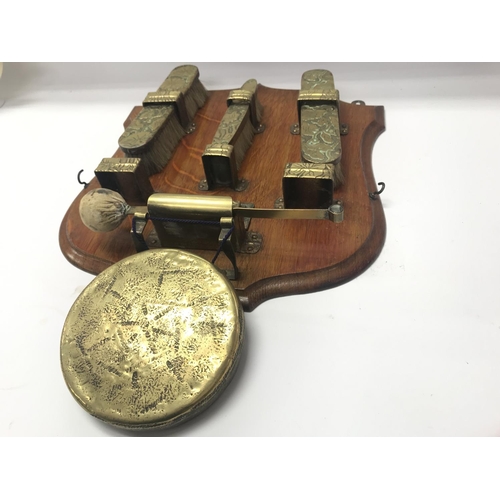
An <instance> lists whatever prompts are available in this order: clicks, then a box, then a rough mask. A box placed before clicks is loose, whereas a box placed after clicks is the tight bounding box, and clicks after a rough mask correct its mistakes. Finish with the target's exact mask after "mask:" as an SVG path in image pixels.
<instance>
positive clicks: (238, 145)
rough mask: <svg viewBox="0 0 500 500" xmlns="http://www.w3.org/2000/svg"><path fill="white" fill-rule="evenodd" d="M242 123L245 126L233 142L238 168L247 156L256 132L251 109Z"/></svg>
mask: <svg viewBox="0 0 500 500" xmlns="http://www.w3.org/2000/svg"><path fill="white" fill-rule="evenodd" d="M242 125H243V128H242V129H241V132H240V135H239V137H238V140H237V141H236V142H235V143H234V144H233V148H234V150H233V151H234V159H235V162H236V167H237V168H238V170H239V168H240V166H241V164H242V162H243V160H244V158H245V154H246V152H247V151H248V148H249V147H250V146H251V144H252V140H253V136H254V134H255V131H254V128H253V126H252V121H251V120H250V111H249V112H248V113H247V114H246V115H245V118H244V119H243V124H242Z"/></svg>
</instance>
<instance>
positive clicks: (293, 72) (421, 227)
mask: <svg viewBox="0 0 500 500" xmlns="http://www.w3.org/2000/svg"><path fill="white" fill-rule="evenodd" d="M178 64H179V63H176V64H169V63H164V64H159V63H149V64H146V63H135V64H104V63H103V64H83V63H82V64H63V63H53V64H44V63H34V64H27V63H19V64H15V63H6V64H5V65H4V74H3V76H2V78H1V79H0V102H1V101H2V100H5V104H4V105H3V107H2V108H0V141H1V145H2V154H1V164H2V175H1V182H2V184H1V186H2V206H3V221H4V233H3V237H2V250H1V252H2V258H1V259H0V266H1V267H0V273H1V274H0V276H1V277H2V283H3V293H2V296H1V299H0V300H1V304H2V306H1V309H2V313H3V319H2V325H3V326H1V327H0V335H1V350H0V435H2V436H113V435H124V434H127V433H125V432H124V431H121V430H118V429H115V428H112V427H109V426H108V425H106V424H103V423H101V422H99V421H97V420H96V419H94V418H92V417H91V416H89V415H87V414H86V413H85V412H84V411H83V410H82V409H81V408H80V407H79V406H78V404H77V403H76V402H75V401H74V400H73V398H72V396H71V395H70V393H69V391H68V390H67V388H66V386H65V383H64V380H63V377H62V374H61V370H60V365H59V341H60V334H61V329H62V326H63V323H64V320H65V318H66V314H67V313H68V311H69V309H70V307H71V305H72V304H73V302H74V300H75V299H76V297H77V296H78V294H79V293H80V292H81V291H82V290H83V288H84V287H85V286H86V285H87V284H88V283H89V282H90V281H91V279H92V276H91V275H90V274H87V273H84V272H82V271H79V270H78V269H76V268H74V267H73V266H71V265H70V264H69V263H68V262H67V261H66V260H65V258H64V257H63V255H62V253H61V251H60V250H59V245H58V231H59V225H60V222H61V220H62V218H63V216H64V214H65V212H66V210H67V208H68V207H69V205H70V203H71V202H72V201H73V199H74V198H75V196H76V195H77V194H78V192H79V191H80V189H81V186H79V185H78V184H77V182H76V174H77V172H78V171H79V170H80V169H84V170H85V172H84V174H83V178H84V179H89V178H90V177H91V176H92V175H93V170H94V168H96V166H97V165H98V163H99V161H100V160H101V159H102V158H103V157H108V156H111V155H112V154H113V153H114V151H115V150H116V147H117V139H118V137H119V136H120V134H121V131H122V123H123V121H124V119H125V118H126V116H127V115H128V113H129V111H130V110H131V108H132V107H133V106H134V105H138V104H140V103H141V101H142V99H143V98H144V96H145V95H146V93H147V92H149V91H151V90H154V89H156V88H157V87H158V85H159V84H160V83H161V82H162V81H163V79H164V78H165V77H166V76H167V75H168V73H169V72H170V70H171V69H172V68H173V67H175V66H176V65H178ZM194 64H196V65H197V66H198V67H199V69H200V74H201V80H202V81H203V83H204V84H205V85H206V87H207V88H208V89H209V90H210V89H221V88H235V87H239V86H240V85H241V84H242V83H243V82H244V81H245V80H247V79H248V78H256V79H257V80H258V81H259V83H262V84H264V85H266V86H269V87H274V88H299V85H300V77H301V74H302V73H303V72H304V71H306V70H308V69H314V68H325V69H329V70H331V71H332V72H333V74H334V76H335V82H336V86H337V88H338V89H339V90H340V95H341V98H342V100H344V101H348V102H350V101H352V100H355V99H362V100H364V101H365V102H366V103H367V104H369V105H383V106H384V107H385V113H386V127H387V130H386V132H385V133H384V134H383V135H382V136H381V137H380V138H379V139H378V141H377V143H376V145H375V148H374V152H373V169H374V173H375V179H376V181H377V182H380V181H384V182H385V183H386V190H385V192H384V193H383V195H382V200H383V204H384V209H385V214H386V219H387V239H386V243H385V246H384V249H383V251H382V254H381V255H380V257H379V259H378V260H377V261H376V263H375V264H374V265H373V266H372V267H371V268H370V269H369V270H368V271H366V272H365V273H364V274H363V275H362V276H360V277H359V278H357V279H355V280H354V281H352V282H350V283H348V284H346V285H344V286H342V287H339V288H336V289H332V290H329V291H325V292H321V293H315V294H311V295H303V296H295V297H288V298H282V299H273V300H271V301H268V302H266V303H264V304H262V305H260V306H259V307H258V308H257V309H256V310H255V311H253V312H252V313H249V314H246V333H247V343H246V346H245V349H244V353H243V357H242V360H241V364H240V367H239V369H238V373H237V374H236V376H235V379H234V380H233V382H232V383H231V385H230V387H229V388H228V389H227V390H226V392H225V393H224V394H223V395H222V396H221V398H220V399H219V400H218V401H217V402H216V403H215V404H214V405H213V406H212V407H211V408H210V409H209V410H207V411H206V412H205V413H203V414H202V415H200V416H199V417H197V418H196V419H194V420H192V421H191V422H189V423H187V424H185V425H183V426H182V427H179V428H176V429H173V430H171V431H165V432H163V433H161V432H157V434H161V435H177V436H496V435H499V434H500V310H499V292H498V289H499V281H500V266H499V264H498V260H497V259H498V255H499V251H498V250H499V244H500V236H499V223H498V214H499V211H500V210H499V209H500V201H499V186H500V182H499V181H500V165H499V160H498V158H499V152H500V151H499V150H500V147H499V138H498V131H499V130H500V113H499V111H500V109H499V108H500V65H499V64H487V63H476V64H463V63H450V64H438V63H429V64H419V63H414V64H410V63H408V64H399V63H398V64H396V63H394V64H393V63H385V64H375V63H370V64H361V63H353V64H348V63H339V64H333V63H300V64H299V63H273V64H267V63H238V64H230V63H214V64H210V63H196V62H195V63H194Z"/></svg>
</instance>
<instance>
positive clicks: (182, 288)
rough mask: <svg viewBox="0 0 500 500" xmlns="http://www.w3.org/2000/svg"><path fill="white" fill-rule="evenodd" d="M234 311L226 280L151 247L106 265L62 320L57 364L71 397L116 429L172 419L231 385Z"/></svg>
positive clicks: (237, 325)
mask: <svg viewBox="0 0 500 500" xmlns="http://www.w3.org/2000/svg"><path fill="white" fill-rule="evenodd" d="M243 330H244V320H243V312H242V308H241V305H240V302H239V300H238V297H237V295H236V292H235V291H234V288H233V286H232V285H231V284H230V283H229V282H228V281H227V279H226V278H225V277H224V276H223V275H222V274H221V273H220V272H219V271H218V270H217V269H216V268H215V267H214V266H213V265H212V264H211V263H210V262H208V261H206V260H204V259H202V258H201V257H198V256H196V255H193V254H191V253H188V252H185V251H181V250H172V249H157V250H149V251H147V252H142V253H138V254H136V255H133V256H131V257H128V258H126V259H123V260H122V261H120V262H118V263H116V264H114V265H113V266H111V267H109V268H108V269H107V270H105V271H104V272H102V273H101V274H100V275H99V276H97V277H96V278H95V279H94V280H93V281H92V282H91V283H90V285H89V286H88V287H87V288H86V289H85V290H84V291H83V292H82V293H81V295H80V296H79V297H78V299H77V300H76V302H75V303H74V305H73V307H72V308H71V311H70V313H69V314H68V317H67V319H66V322H65V324H64V328H63V332H62V338H61V365H62V370H63V373H64V378H65V381H66V384H67V385H68V387H69V389H70V391H71V393H72V394H73V396H74V397H75V399H76V400H77V401H78V403H80V405H82V406H83V408H84V409H85V410H87V411H88V412H89V413H90V414H92V415H93V416H95V417H97V418H99V419H101V420H104V421H106V422H107V423H109V424H113V425H116V426H119V427H125V428H132V429H147V428H153V427H168V426H173V425H176V424H178V423H181V422H183V421H185V420H187V419H189V418H191V417H193V416H195V415H196V414H197V413H198V412H200V411H202V410H203V409H205V408H206V407H207V406H208V405H210V404H211V403H212V402H213V401H214V400H215V398H216V397H217V396H218V395H219V394H220V392H221V391H222V390H223V389H224V388H225V386H226V385H227V383H228V382H229V381H230V379H231V377H232V375H233V374H234V372H235V369H236V367H237V364H238V360H239V355H240V351H241V344H242V339H243Z"/></svg>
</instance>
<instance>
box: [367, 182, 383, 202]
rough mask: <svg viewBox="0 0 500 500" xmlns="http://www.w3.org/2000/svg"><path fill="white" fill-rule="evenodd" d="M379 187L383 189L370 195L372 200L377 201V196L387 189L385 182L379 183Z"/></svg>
mask: <svg viewBox="0 0 500 500" xmlns="http://www.w3.org/2000/svg"><path fill="white" fill-rule="evenodd" d="M377 185H378V186H382V187H381V188H380V189H379V190H378V191H374V192H373V193H368V194H369V196H370V198H371V199H372V200H376V199H377V195H379V194H381V193H382V192H383V191H384V189H385V182H379V183H378V184H377Z"/></svg>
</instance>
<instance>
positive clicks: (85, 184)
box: [76, 169, 89, 189]
mask: <svg viewBox="0 0 500 500" xmlns="http://www.w3.org/2000/svg"><path fill="white" fill-rule="evenodd" d="M82 172H83V169H82V170H80V172H78V175H77V176H76V178H77V179H78V183H79V184H83V189H86V187H87V186H88V185H89V183H88V182H83V181H82V180H81V179H80V175H82Z"/></svg>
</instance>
